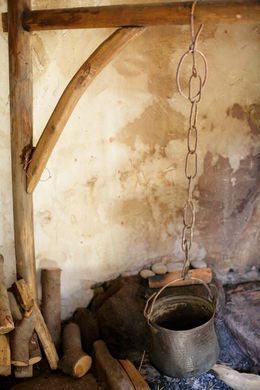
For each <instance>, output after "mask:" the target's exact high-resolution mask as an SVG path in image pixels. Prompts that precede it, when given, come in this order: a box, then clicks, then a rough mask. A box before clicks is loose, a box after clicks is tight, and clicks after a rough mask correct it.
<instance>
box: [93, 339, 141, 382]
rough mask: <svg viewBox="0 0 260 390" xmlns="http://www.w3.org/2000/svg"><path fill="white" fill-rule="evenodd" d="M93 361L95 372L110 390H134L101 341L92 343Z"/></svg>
mask: <svg viewBox="0 0 260 390" xmlns="http://www.w3.org/2000/svg"><path fill="white" fill-rule="evenodd" d="M94 359H95V365H96V370H97V373H98V376H99V379H101V380H102V381H103V382H105V384H106V386H107V387H108V389H110V390H135V388H134V385H133V384H132V382H131V381H130V379H129V377H128V375H127V374H126V372H125V370H124V369H123V368H122V366H121V364H120V363H119V362H118V361H117V360H116V359H114V358H113V357H112V356H111V355H110V353H109V350H108V349H107V347H106V344H105V343H104V341H102V340H98V341H95V343H94Z"/></svg>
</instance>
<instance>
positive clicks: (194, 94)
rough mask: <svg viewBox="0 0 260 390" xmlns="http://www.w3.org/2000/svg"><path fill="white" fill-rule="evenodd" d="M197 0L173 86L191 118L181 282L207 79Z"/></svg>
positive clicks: (186, 259)
mask: <svg viewBox="0 0 260 390" xmlns="http://www.w3.org/2000/svg"><path fill="white" fill-rule="evenodd" d="M197 1H198V0H194V1H193V4H192V8H191V14H190V31H191V44H190V46H189V50H188V51H186V52H185V53H184V54H183V55H182V57H181V59H180V61H179V64H178V67H177V73H176V84H177V88H178V91H179V93H180V94H181V95H182V96H183V97H184V98H185V99H187V100H188V101H189V102H190V104H191V106H190V115H189V128H188V131H187V154H186V158H185V176H186V178H187V180H188V191H187V200H186V203H185V206H184V213H183V230H182V245H181V246H182V250H183V252H184V264H183V269H182V278H183V279H185V278H186V276H187V273H188V270H189V268H190V249H191V246H192V239H193V228H194V223H195V206H194V203H193V196H192V192H193V187H194V179H195V177H196V176H197V172H198V155H197V146H198V127H197V117H198V103H199V102H200V100H201V93H202V89H203V87H204V85H205V82H206V80H207V75H208V64H207V59H206V57H205V55H204V54H203V53H202V52H201V51H200V50H198V49H197V41H198V38H199V35H200V33H201V31H202V28H203V25H200V26H199V28H198V31H197V32H196V34H195V31H194V10H195V6H196V3H197ZM189 55H191V56H192V69H191V76H190V77H189V80H188V94H187V95H186V94H185V93H184V92H183V90H182V87H181V83H180V75H181V70H182V66H183V63H184V60H185V59H186V57H187V56H189ZM198 56H199V57H201V58H202V61H203V64H204V75H203V76H201V75H200V74H199V71H198V68H197V57H198Z"/></svg>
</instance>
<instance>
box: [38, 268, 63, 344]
mask: <svg viewBox="0 0 260 390" xmlns="http://www.w3.org/2000/svg"><path fill="white" fill-rule="evenodd" d="M60 274H61V269H60V268H45V269H42V270H41V281H42V306H41V309H42V315H43V318H44V320H45V323H46V325H47V328H48V329H49V332H50V334H51V337H52V340H53V342H54V344H55V346H56V348H58V347H59V345H60V333H61V296H60Z"/></svg>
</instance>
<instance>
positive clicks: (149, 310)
mask: <svg viewBox="0 0 260 390" xmlns="http://www.w3.org/2000/svg"><path fill="white" fill-rule="evenodd" d="M189 279H192V280H198V281H199V282H201V284H203V285H204V287H205V288H206V289H207V290H208V293H209V297H210V301H211V302H212V301H213V295H212V292H211V290H210V288H209V286H208V285H207V283H205V282H204V280H202V279H198V278H194V277H190V278H189ZM183 280H184V279H183V278H179V279H175V280H170V282H168V283H166V285H165V286H163V287H162V288H161V289H160V290H159V291H157V292H155V293H153V294H152V295H151V296H150V297H149V298H148V299H147V301H146V305H145V308H144V316H145V318H146V319H147V322H148V324H150V319H151V316H152V313H153V309H154V305H155V302H156V300H157V298H158V297H159V295H161V293H162V292H163V291H164V290H165V289H166V288H167V287H169V286H170V285H171V284H174V283H176V282H180V281H183ZM151 301H152V303H151V306H150V307H149V304H150V302H151Z"/></svg>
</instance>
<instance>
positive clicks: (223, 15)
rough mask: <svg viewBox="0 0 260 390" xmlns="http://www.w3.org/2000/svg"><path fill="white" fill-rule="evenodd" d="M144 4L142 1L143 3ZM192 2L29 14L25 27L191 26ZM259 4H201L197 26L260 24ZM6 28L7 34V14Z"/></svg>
mask: <svg viewBox="0 0 260 390" xmlns="http://www.w3.org/2000/svg"><path fill="white" fill-rule="evenodd" d="M140 3H141V0H140ZM190 7H191V2H182V3H180V2H172V3H160V4H123V5H112V6H100V7H98V6H96V7H86V8H83V7H82V8H68V9H59V10H42V11H31V12H26V13H25V15H24V18H23V23H24V26H25V28H26V29H28V30H29V31H35V30H56V29H64V28H66V29H75V28H106V27H123V26H156V25H169V24H175V25H183V24H189V22H190V18H189V16H190ZM259 14H260V7H259V2H258V1H257V0H250V1H214V2H205V3H200V4H198V6H197V8H196V22H197V23H198V24H200V23H206V22H210V23H257V22H258V21H259ZM3 27H4V31H7V28H8V26H7V23H6V21H5V14H3Z"/></svg>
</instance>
